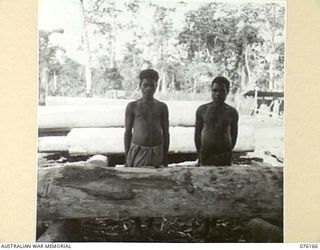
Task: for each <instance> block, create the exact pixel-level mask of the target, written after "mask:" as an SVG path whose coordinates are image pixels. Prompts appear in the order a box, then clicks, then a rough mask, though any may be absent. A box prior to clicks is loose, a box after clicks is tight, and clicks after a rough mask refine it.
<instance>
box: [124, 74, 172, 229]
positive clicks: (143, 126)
mask: <svg viewBox="0 0 320 250" xmlns="http://www.w3.org/2000/svg"><path fill="white" fill-rule="evenodd" d="M139 78H140V88H141V92H142V98H141V99H139V100H137V101H134V102H130V103H129V104H128V105H127V108H126V114H125V134H124V147H125V165H126V166H127V167H145V166H155V167H159V166H165V167H166V166H168V149H169V119H168V108H167V105H166V104H165V103H163V102H160V101H158V100H156V99H154V98H153V95H154V93H155V91H156V89H157V82H158V79H159V75H158V73H157V72H156V71H154V70H152V69H146V70H143V71H142V72H141V73H140V75H139ZM135 227H136V228H135V230H136V231H137V232H138V233H139V232H141V220H140V218H135ZM152 227H153V218H149V219H148V229H149V230H151V229H152Z"/></svg>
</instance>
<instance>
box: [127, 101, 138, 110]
mask: <svg viewBox="0 0 320 250" xmlns="http://www.w3.org/2000/svg"><path fill="white" fill-rule="evenodd" d="M138 101H139V100H135V101H131V102H128V104H127V109H128V110H132V109H134V108H135V107H136V106H137V103H138Z"/></svg>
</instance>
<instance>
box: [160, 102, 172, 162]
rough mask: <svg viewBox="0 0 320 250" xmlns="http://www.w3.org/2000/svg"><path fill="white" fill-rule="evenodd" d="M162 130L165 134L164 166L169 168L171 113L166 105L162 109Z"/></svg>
mask: <svg viewBox="0 0 320 250" xmlns="http://www.w3.org/2000/svg"><path fill="white" fill-rule="evenodd" d="M161 128H162V134H163V160H162V164H163V165H164V166H165V167H167V166H168V151H169V144H170V134H169V111H168V107H167V105H166V104H164V105H163V107H162V108H161Z"/></svg>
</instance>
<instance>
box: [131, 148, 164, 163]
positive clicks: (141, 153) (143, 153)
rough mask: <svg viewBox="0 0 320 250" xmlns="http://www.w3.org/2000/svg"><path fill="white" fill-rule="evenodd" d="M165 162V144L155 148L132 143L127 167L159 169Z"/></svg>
mask: <svg viewBox="0 0 320 250" xmlns="http://www.w3.org/2000/svg"><path fill="white" fill-rule="evenodd" d="M162 160H163V144H161V145H158V146H153V147H147V146H141V145H136V144H133V143H131V144H130V149H129V152H128V155H127V162H126V165H127V167H136V168H137V167H146V166H155V167H159V166H160V165H161V164H162Z"/></svg>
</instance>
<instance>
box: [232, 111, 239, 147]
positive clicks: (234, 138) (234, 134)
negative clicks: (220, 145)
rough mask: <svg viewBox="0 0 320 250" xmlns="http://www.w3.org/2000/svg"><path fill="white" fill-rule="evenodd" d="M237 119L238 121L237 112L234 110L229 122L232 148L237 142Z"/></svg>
mask: <svg viewBox="0 0 320 250" xmlns="http://www.w3.org/2000/svg"><path fill="white" fill-rule="evenodd" d="M238 121H239V115H238V112H237V111H236V110H235V111H234V112H233V114H232V122H231V139H232V148H234V146H235V145H236V143H237V137H238Z"/></svg>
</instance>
